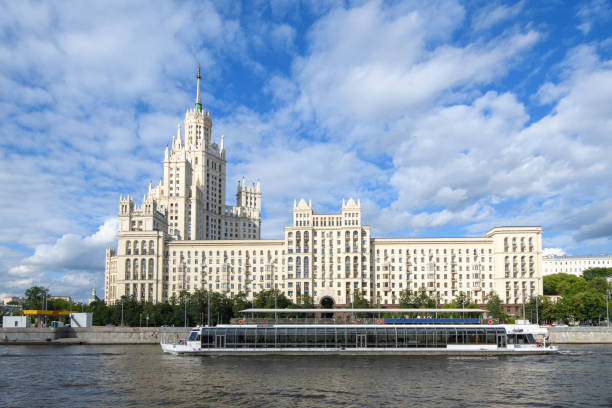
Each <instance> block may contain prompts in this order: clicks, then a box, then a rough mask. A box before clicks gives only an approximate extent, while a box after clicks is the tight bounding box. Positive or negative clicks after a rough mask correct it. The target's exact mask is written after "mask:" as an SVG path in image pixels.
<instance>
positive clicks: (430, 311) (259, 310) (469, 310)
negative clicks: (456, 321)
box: [240, 308, 486, 313]
mask: <svg viewBox="0 0 612 408" xmlns="http://www.w3.org/2000/svg"><path fill="white" fill-rule="evenodd" d="M463 312H465V313H485V312H486V310H482V309H258V308H251V309H244V310H241V311H240V313H463Z"/></svg>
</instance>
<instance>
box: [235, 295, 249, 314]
mask: <svg viewBox="0 0 612 408" xmlns="http://www.w3.org/2000/svg"><path fill="white" fill-rule="evenodd" d="M251 305H252V304H251V302H250V301H249V300H247V295H246V293H244V292H238V293H237V294H236V295H234V298H233V299H232V316H233V317H240V311H241V310H245V309H248V308H250V307H251Z"/></svg>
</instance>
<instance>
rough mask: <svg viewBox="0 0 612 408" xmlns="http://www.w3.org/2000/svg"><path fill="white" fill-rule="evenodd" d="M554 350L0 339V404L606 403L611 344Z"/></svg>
mask: <svg viewBox="0 0 612 408" xmlns="http://www.w3.org/2000/svg"><path fill="white" fill-rule="evenodd" d="M563 349H564V352H563V353H562V354H561V355H557V356H522V357H520V356H515V357H482V358H481V357H405V356H403V357H392V356H385V357H380V356H379V357H375V356H370V357H367V356H363V357H359V356H307V357H295V356H267V357H266V356H263V357H216V358H215V357H199V356H186V357H185V356H172V355H165V354H162V353H161V351H160V348H159V346H1V347H0V406H3V407H5V406H6V407H12V406H29V407H31V406H42V405H45V406H85V405H89V406H110V405H121V406H162V405H164V406H238V405H240V406H274V407H292V408H295V407H321V406H341V407H363V406H417V407H418V406H457V407H463V406H465V407H468V406H507V407H520V406H606V407H609V406H611V405H612V397H611V395H612V394H611V393H610V392H609V382H610V380H611V379H612V368H611V367H612V346H564V347H563Z"/></svg>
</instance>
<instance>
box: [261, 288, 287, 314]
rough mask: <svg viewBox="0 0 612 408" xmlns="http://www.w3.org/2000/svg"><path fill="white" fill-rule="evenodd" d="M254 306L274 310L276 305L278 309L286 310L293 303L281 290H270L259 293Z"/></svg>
mask: <svg viewBox="0 0 612 408" xmlns="http://www.w3.org/2000/svg"><path fill="white" fill-rule="evenodd" d="M253 304H254V305H255V307H256V308H263V309H274V306H275V305H276V308H277V309H285V308H287V307H288V306H289V305H291V304H292V302H291V300H289V299H288V298H287V297H286V296H285V294H284V293H282V292H281V291H280V290H278V289H270V290H262V291H261V292H259V293H258V294H257V296H256V297H255V299H254V300H253Z"/></svg>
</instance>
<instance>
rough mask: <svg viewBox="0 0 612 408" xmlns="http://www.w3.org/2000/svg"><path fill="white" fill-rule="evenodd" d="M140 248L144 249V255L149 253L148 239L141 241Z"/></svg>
mask: <svg viewBox="0 0 612 408" xmlns="http://www.w3.org/2000/svg"><path fill="white" fill-rule="evenodd" d="M140 249H141V250H142V254H143V255H146V254H147V241H142V242H141V243H140Z"/></svg>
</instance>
